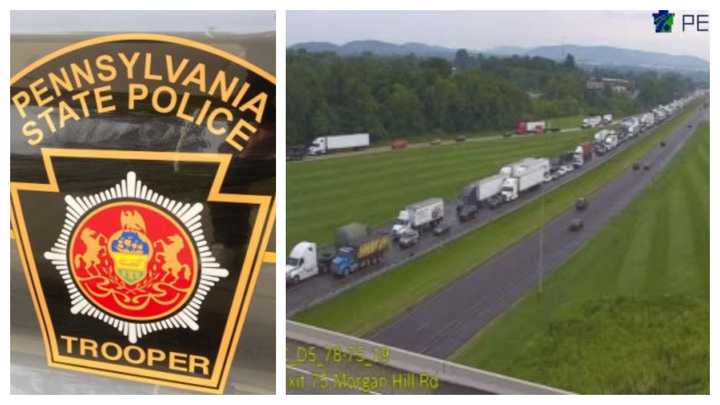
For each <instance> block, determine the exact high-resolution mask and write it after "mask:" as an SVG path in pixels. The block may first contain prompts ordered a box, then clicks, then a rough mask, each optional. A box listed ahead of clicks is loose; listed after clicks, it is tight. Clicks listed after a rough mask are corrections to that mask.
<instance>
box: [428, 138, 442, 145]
mask: <svg viewBox="0 0 720 405" xmlns="http://www.w3.org/2000/svg"><path fill="white" fill-rule="evenodd" d="M440 144H442V139H433V140H432V141H430V145H431V146H437V145H440Z"/></svg>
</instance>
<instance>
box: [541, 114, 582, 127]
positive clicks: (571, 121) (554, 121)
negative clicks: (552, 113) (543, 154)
mask: <svg viewBox="0 0 720 405" xmlns="http://www.w3.org/2000/svg"><path fill="white" fill-rule="evenodd" d="M583 118H585V116H584V115H571V116H569V117H558V118H550V119H549V120H548V127H549V128H560V129H565V128H577V127H579V126H580V124H582V120H583Z"/></svg>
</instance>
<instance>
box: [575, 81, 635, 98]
mask: <svg viewBox="0 0 720 405" xmlns="http://www.w3.org/2000/svg"><path fill="white" fill-rule="evenodd" d="M585 88H587V89H588V90H605V89H606V88H609V89H610V90H611V91H612V92H613V93H616V94H625V95H629V94H632V92H633V88H634V85H633V82H631V81H630V80H625V79H618V78H613V77H600V78H598V77H591V78H590V79H588V81H587V82H586V83H585Z"/></svg>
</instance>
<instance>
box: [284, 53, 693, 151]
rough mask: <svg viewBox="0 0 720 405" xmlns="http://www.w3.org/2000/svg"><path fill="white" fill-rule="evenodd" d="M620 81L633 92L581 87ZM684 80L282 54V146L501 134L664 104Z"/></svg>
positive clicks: (479, 59)
mask: <svg viewBox="0 0 720 405" xmlns="http://www.w3.org/2000/svg"><path fill="white" fill-rule="evenodd" d="M591 77H620V78H625V79H628V80H630V81H632V82H633V83H634V88H633V90H632V94H630V95H619V94H616V93H614V92H612V91H611V90H610V89H605V90H603V91H597V90H588V89H586V82H587V80H588V79H589V78H591ZM692 87H693V82H692V81H691V80H690V79H688V78H686V77H684V76H681V75H678V74H674V73H658V72H654V71H643V72H618V71H612V70H607V69H594V70H592V71H588V70H585V69H581V68H580V67H578V66H577V65H576V64H575V60H574V58H573V56H572V55H568V56H567V57H566V59H565V60H564V61H562V62H556V61H553V60H550V59H546V58H541V57H528V56H512V57H494V56H484V55H481V54H479V55H471V54H469V53H468V52H466V51H464V50H459V51H458V52H457V53H456V55H455V58H454V60H446V59H441V58H421V57H416V56H414V55H409V56H392V57H388V56H382V57H381V56H376V55H372V54H363V55H359V56H347V57H341V56H338V55H336V54H334V53H310V52H306V51H305V50H302V49H301V50H288V53H287V139H288V144H308V143H309V142H310V141H312V139H314V138H315V137H317V136H320V135H332V134H342V133H354V132H369V133H370V134H371V136H372V137H373V141H374V142H375V141H377V140H380V139H386V138H400V137H402V138H409V137H413V136H417V135H427V134H438V135H440V134H457V133H468V132H480V131H485V130H509V129H511V128H513V127H514V125H515V123H516V122H517V121H518V120H524V119H547V118H551V117H561V116H569V115H576V114H600V113H613V114H616V115H626V114H632V113H636V112H640V111H644V110H645V109H647V108H649V107H652V106H655V105H658V104H662V103H667V102H669V101H671V100H672V99H674V98H676V97H679V96H681V95H683V94H684V93H686V92H687V91H689V90H690V89H691V88H692Z"/></svg>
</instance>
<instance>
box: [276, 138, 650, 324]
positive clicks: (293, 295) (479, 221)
mask: <svg viewBox="0 0 720 405" xmlns="http://www.w3.org/2000/svg"><path fill="white" fill-rule="evenodd" d="M653 131H654V129H651V130H648V131H646V132H645V133H642V134H640V135H639V136H638V137H635V138H634V139H631V140H629V141H627V142H625V143H623V144H621V145H620V146H618V147H617V148H616V149H614V150H613V151H611V152H609V153H606V154H605V155H604V156H595V157H594V158H593V159H592V160H591V161H590V162H587V163H586V164H585V165H584V166H583V167H581V168H580V169H578V170H575V171H573V172H570V173H568V174H566V175H565V176H563V177H562V178H560V179H557V180H554V181H552V182H550V183H545V184H543V185H542V187H541V189H540V190H537V191H533V192H529V193H526V194H523V195H521V196H520V198H518V199H517V200H515V201H513V202H510V203H507V204H504V205H502V206H500V207H499V208H497V209H495V210H490V209H482V210H480V211H479V212H478V215H477V217H476V218H475V219H474V220H471V221H469V222H466V223H460V222H459V221H458V219H457V215H456V214H455V207H456V202H455V201H445V218H444V220H443V223H444V224H446V225H449V226H450V231H449V232H448V233H447V234H445V235H443V236H440V237H436V236H434V235H432V234H431V233H428V234H425V235H423V236H421V238H420V241H419V243H418V244H417V245H415V246H413V247H411V248H408V249H401V248H400V247H398V246H397V245H395V244H393V246H392V247H391V248H390V249H389V250H388V251H387V252H386V253H385V256H384V259H383V263H381V264H378V265H375V266H373V267H369V268H365V269H363V270H361V271H358V272H355V273H354V274H351V275H350V276H349V277H347V278H336V277H333V276H332V275H329V274H320V275H318V276H315V277H312V278H310V279H307V280H304V281H302V282H300V283H299V284H298V285H294V286H288V287H287V293H286V296H287V300H286V311H287V316H288V317H292V316H293V315H294V314H296V313H298V312H300V311H302V310H303V309H306V308H308V307H310V306H312V305H315V304H318V303H320V302H322V301H324V300H327V299H329V298H332V297H334V296H336V295H338V294H341V293H343V292H345V291H347V290H348V289H350V288H352V287H355V286H356V285H358V284H361V283H364V282H366V281H368V280H370V279H372V278H374V277H377V276H379V275H381V274H383V273H384V272H386V271H389V270H391V269H393V268H395V267H397V266H399V265H402V264H404V263H406V262H408V261H410V260H412V259H415V258H417V257H418V256H421V255H423V254H425V253H428V252H430V251H432V250H433V249H436V248H438V247H441V246H443V245H444V244H446V243H447V242H449V241H451V240H453V239H457V238H459V237H461V236H463V235H465V234H467V233H469V232H472V231H474V230H476V229H478V228H480V227H482V226H484V225H486V224H487V223H489V222H491V221H493V220H495V219H497V218H499V217H501V216H503V215H505V214H507V213H509V212H512V211H514V210H517V209H519V208H521V207H523V206H525V205H526V204H528V203H530V202H532V201H534V200H536V199H538V198H539V197H541V196H542V195H544V194H545V193H548V192H550V191H552V190H554V189H556V188H558V187H560V186H562V185H564V184H566V183H568V182H570V181H572V180H574V179H575V178H577V177H579V176H582V175H583V174H585V173H587V172H588V171H590V170H592V169H594V168H596V167H598V166H600V165H601V164H602V163H604V162H605V161H607V160H608V159H610V158H612V157H613V156H615V155H616V154H618V153H620V152H621V151H622V150H624V149H625V148H627V147H628V146H630V145H632V144H633V143H635V142H637V141H638V140H639V139H641V138H643V137H645V136H647V135H649V134H650V133H652V132H653ZM529 136H532V135H529ZM542 136H553V135H542ZM507 163H511V162H507ZM499 169H500V168H499V167H498V170H499ZM458 193H459V190H458ZM428 197H432V196H428ZM401 208H402V207H398V211H399V210H400V209H401ZM392 224H393V223H392V222H388V223H386V224H385V225H383V226H381V227H380V228H381V229H384V230H386V231H387V232H390V230H391V228H392Z"/></svg>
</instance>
